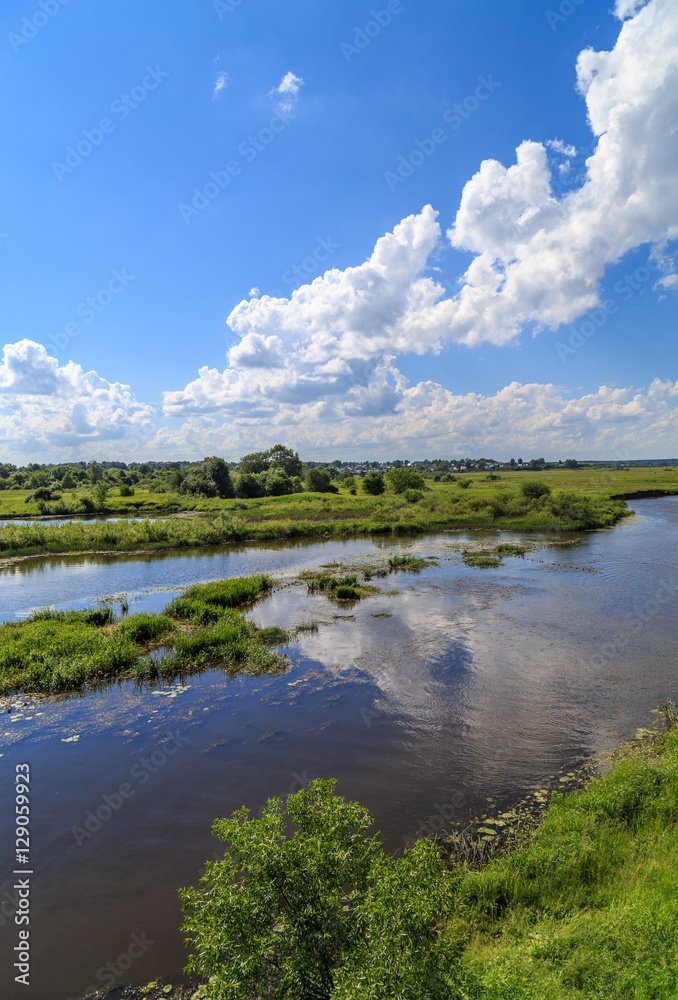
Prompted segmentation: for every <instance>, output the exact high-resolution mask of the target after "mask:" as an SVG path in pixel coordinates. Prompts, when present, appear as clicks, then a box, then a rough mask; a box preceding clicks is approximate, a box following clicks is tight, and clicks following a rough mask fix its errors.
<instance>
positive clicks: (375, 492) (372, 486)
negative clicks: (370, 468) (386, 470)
mask: <svg viewBox="0 0 678 1000" xmlns="http://www.w3.org/2000/svg"><path fill="white" fill-rule="evenodd" d="M362 488H363V490H364V491H365V493H369V494H370V495H371V496H373V497H378V496H381V494H382V493H383V492H384V490H385V489H386V483H385V482H384V477H383V476H382V475H381V474H380V473H379V472H368V473H367V475H366V476H365V477H364V478H363V481H362Z"/></svg>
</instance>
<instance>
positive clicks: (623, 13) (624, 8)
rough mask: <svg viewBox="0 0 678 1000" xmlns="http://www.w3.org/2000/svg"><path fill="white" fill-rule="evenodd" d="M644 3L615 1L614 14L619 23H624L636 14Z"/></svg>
mask: <svg viewBox="0 0 678 1000" xmlns="http://www.w3.org/2000/svg"><path fill="white" fill-rule="evenodd" d="M646 3H647V0H616V3H615V5H614V12H615V15H616V16H617V17H618V18H619V20H620V21H625V20H626V18H627V17H633V16H634V15H635V14H637V13H638V11H639V10H640V9H641V7H644V6H645V4H646Z"/></svg>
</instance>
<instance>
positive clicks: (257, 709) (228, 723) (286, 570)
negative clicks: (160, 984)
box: [0, 497, 678, 1000]
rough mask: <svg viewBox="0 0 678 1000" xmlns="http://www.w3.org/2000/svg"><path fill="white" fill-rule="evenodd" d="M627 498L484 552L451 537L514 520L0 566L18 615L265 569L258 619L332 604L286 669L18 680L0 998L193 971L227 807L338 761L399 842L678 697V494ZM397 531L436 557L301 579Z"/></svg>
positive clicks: (404, 544) (511, 790) (6, 731)
mask: <svg viewBox="0 0 678 1000" xmlns="http://www.w3.org/2000/svg"><path fill="white" fill-rule="evenodd" d="M635 508H636V510H637V512H638V516H636V517H634V518H629V519H627V520H625V521H624V522H622V523H621V524H620V525H618V526H617V527H616V528H614V529H612V530H609V531H602V532H595V533H586V534H583V535H582V536H580V537H581V544H579V545H577V546H571V547H557V548H548V547H543V548H540V549H537V550H536V551H534V552H532V553H531V554H529V556H528V558H526V559H520V558H507V559H505V560H504V565H502V566H501V567H499V568H498V569H491V570H482V569H473V568H469V567H467V566H465V565H463V563H461V561H460V556H459V549H460V545H461V544H462V543H463V541H464V539H465V538H471V539H472V540H473V541H474V542H478V541H483V540H488V539H489V540H490V541H491V542H492V543H493V544H494V543H495V542H496V540H497V538H498V537H500V536H498V535H497V534H493V535H488V534H485V533H482V532H473V533H472V534H471V535H468V536H465V535H463V534H461V533H453V532H448V533H441V534H437V535H435V536H425V537H418V538H416V539H415V540H401V541H400V542H398V543H393V542H392V541H391V540H389V541H388V543H387V542H385V541H384V540H376V541H375V540H369V539H355V540H350V541H330V542H312V541H303V542H295V543H292V544H276V545H271V544H261V545H242V546H230V547H228V548H220V549H218V550H215V551H208V552H205V551H202V552H199V553H196V552H192V553H189V554H182V555H176V554H171V553H164V554H162V553H161V554H154V555H152V556H148V557H144V558H139V557H122V558H120V559H116V558H115V557H110V558H109V557H96V558H94V557H69V558H68V559H44V560H32V561H30V562H24V563H18V564H15V565H14V566H12V567H10V568H6V569H4V570H2V571H0V595H1V598H0V600H1V603H0V614H1V615H2V617H3V618H5V619H7V618H13V617H15V616H22V615H25V614H26V613H27V612H28V611H29V610H30V609H31V608H34V607H38V606H42V605H46V604H55V605H57V606H63V607H71V606H73V607H80V606H85V605H87V604H91V603H92V602H93V600H95V599H96V598H97V597H104V596H110V595H119V594H121V593H123V592H124V593H127V594H128V595H130V596H129V600H130V602H131V608H130V610H132V611H136V610H141V609H143V610H159V608H161V607H162V606H163V605H164V604H165V603H167V601H168V600H169V599H170V598H171V597H172V596H173V592H172V589H173V588H178V587H182V586H186V585H187V584H189V583H192V582H195V581H197V580H204V579H212V578H216V577H224V576H237V575H244V574H248V573H254V572H262V571H266V572H270V573H272V574H274V575H275V576H276V577H277V578H278V579H279V580H280V581H281V583H282V584H286V585H285V586H281V587H280V588H279V589H277V590H276V591H275V592H274V593H273V594H272V595H271V596H270V597H269V598H268V599H266V600H265V601H262V602H261V604H260V605H258V606H257V608H256V609H255V611H254V612H253V613H252V614H253V617H254V619H255V620H256V621H257V622H258V623H259V624H272V623H277V624H281V625H284V626H290V625H296V624H302V623H308V622H310V621H316V622H318V623H319V624H318V628H317V631H314V632H305V633H302V634H300V636H299V637H298V638H297V640H295V641H294V642H293V643H291V644H290V645H289V646H288V647H286V648H285V649H284V650H283V651H284V652H285V653H287V655H288V656H289V658H290V668H289V670H288V671H287V673H285V674H284V675H282V676H275V677H263V678H237V679H235V680H228V679H227V678H226V677H225V676H224V675H223V674H221V673H220V672H219V671H207V672H205V673H204V674H202V675H200V676H197V677H191V678H189V679H188V680H187V681H185V683H183V684H180V683H176V684H174V685H170V686H167V685H161V686H158V687H155V688H146V689H144V690H139V689H137V688H135V686H134V685H133V684H130V683H125V684H120V685H115V686H113V687H111V688H109V689H107V690H104V691H101V692H98V693H88V694H87V695H86V696H84V697H70V698H64V697H60V698H57V699H54V700H38V699H29V702H28V704H27V705H25V706H24V705H23V699H16V698H15V699H12V702H11V704H12V707H13V711H12V713H11V714H9V715H8V714H7V713H3V714H2V715H1V716H0V720H2V721H0V754H2V756H0V765H2V767H1V768H0V774H2V775H3V777H2V781H3V783H4V789H3V792H2V795H3V799H2V801H3V802H6V803H7V804H8V806H9V804H10V802H11V800H10V794H11V788H12V787H13V783H14V774H15V766H16V764H18V763H24V762H26V763H28V764H30V768H31V775H32V780H31V787H32V812H31V824H32V826H31V829H32V838H33V839H32V855H31V861H32V866H33V869H32V870H33V871H34V874H33V876H32V894H31V948H32V950H33V959H32V970H31V987H30V990H26V989H25V987H21V986H18V985H17V986H16V987H15V988H14V990H12V989H10V990H9V992H8V993H4V992H3V997H4V996H9V997H11V998H12V1000H13V998H14V997H24V996H30V998H31V1000H67V998H68V997H73V998H75V997H77V996H79V995H81V994H83V993H84V992H86V991H88V990H91V989H94V988H96V987H100V986H103V985H108V984H110V985H112V984H115V985H120V984H121V983H123V982H127V981H144V980H148V979H150V978H153V977H156V976H158V975H165V974H170V973H174V972H176V971H178V970H179V969H180V968H181V967H182V966H183V965H184V964H185V961H186V953H185V950H184V947H183V944H182V937H181V934H180V933H179V930H178V928H179V926H180V923H181V912H180V906H179V903H178V899H177V894H176V890H177V888H178V887H180V886H183V885H188V884H194V883H195V882H196V881H197V880H198V878H199V875H200V871H201V868H202V865H203V863H204V861H205V860H206V859H209V858H212V857H213V852H214V851H216V850H218V848H219V842H218V841H216V840H214V839H213V838H212V836H211V833H210V825H211V823H212V821H213V819H214V818H215V817H218V816H226V815H229V814H230V813H231V812H232V811H233V810H234V809H236V808H238V807H240V806H241V805H243V804H244V805H246V806H248V807H249V808H250V809H252V810H253V812H254V813H256V812H257V811H259V810H260V809H261V808H262V806H263V805H264V803H265V801H266V799H267V797H269V796H272V795H285V794H287V793H288V792H290V791H294V790H297V789H298V788H299V787H301V785H303V784H306V783H307V782H308V781H310V780H312V779H313V778H316V777H334V778H337V779H338V782H339V784H338V791H339V792H340V793H341V794H343V795H345V796H347V797H349V798H352V799H357V800H359V801H360V802H361V803H363V804H364V805H366V806H367V807H368V808H369V809H370V810H371V811H372V812H373V814H374V815H375V819H376V826H377V828H378V829H380V830H381V831H382V836H383V840H384V843H385V844H386V846H387V847H388V849H389V850H392V851H399V850H402V849H403V847H404V845H405V844H406V843H410V842H411V841H412V839H413V838H415V837H417V836H420V835H422V834H424V833H426V832H432V831H434V830H436V829H439V828H440V827H441V826H442V825H444V823H445V822H447V821H449V820H450V819H462V820H463V819H464V818H465V817H467V816H468V815H474V814H476V813H477V812H478V811H480V810H482V809H484V808H486V807H487V804H488V800H490V804H491V805H492V804H496V803H499V804H501V803H504V802H506V803H508V802H510V801H512V800H515V798H516V797H520V796H521V795H523V794H526V793H527V792H528V791H529V790H531V789H532V788H534V787H535V785H541V784H544V783H549V782H552V781H553V780H555V781H556V782H557V780H558V775H559V774H560V773H561V772H562V771H563V770H567V769H568V768H569V767H571V766H572V765H573V764H575V763H577V762H580V761H583V760H586V759H587V758H588V757H590V755H592V754H594V753H596V752H598V751H601V750H604V749H606V748H607V747H609V746H611V745H613V744H615V743H617V742H619V740H621V739H623V738H625V737H628V736H632V735H633V733H634V732H635V730H636V729H637V728H638V727H639V726H642V725H647V724H648V723H649V722H650V721H651V720H652V718H653V717H652V715H651V710H652V709H653V708H655V707H656V706H657V704H658V703H659V702H660V701H661V700H662V699H663V698H665V697H667V696H670V697H674V698H677V697H678V682H677V679H676V632H675V597H676V594H677V593H678V572H677V570H676V561H675V553H676V552H677V551H678V497H676V498H666V499H661V500H643V501H636V502H635ZM501 537H503V536H501ZM513 537H514V538H515V537H516V536H513ZM562 538H563V536H559V539H560V540H562ZM529 541H532V542H534V541H537V542H539V543H540V544H541V543H543V542H546V541H547V539H545V538H542V539H536V538H535V536H530V539H529ZM394 550H398V551H403V552H413V553H416V554H422V555H432V556H436V557H437V558H438V560H439V561H438V565H437V566H432V567H430V568H428V569H426V570H424V571H423V572H421V573H420V574H418V575H413V574H408V573H398V574H393V575H391V576H389V577H387V578H384V579H381V578H378V579H375V581H374V582H375V583H377V584H378V585H379V586H380V587H382V593H381V594H379V595H377V596H375V597H371V598H368V599H366V600H363V601H361V602H359V603H358V604H356V605H355V606H353V607H350V608H346V607H342V606H338V605H337V604H333V603H332V602H330V601H329V600H328V599H327V598H325V597H323V596H321V595H315V596H310V595H308V594H307V593H306V588H305V586H303V585H301V584H295V583H293V582H292V580H293V577H294V574H295V573H296V572H297V571H298V570H299V568H301V567H303V566H318V565H321V564H322V563H329V562H332V561H334V560H342V561H346V562H351V561H366V560H373V559H383V557H384V555H385V554H386V553H388V552H392V551H394ZM287 584H289V585H287ZM375 616H379V617H375ZM13 827H14V824H13V810H11V811H10V808H5V809H3V810H2V813H1V815H0V828H1V830H0V842H1V843H2V844H3V845H5V847H4V850H3V851H2V857H3V868H2V870H0V897H1V899H2V904H1V905H0V975H1V976H2V981H3V983H4V982H10V983H11V982H12V981H13V975H14V973H13V972H12V970H11V963H12V961H13V959H11V958H10V957H9V956H10V955H11V954H12V948H13V946H14V945H15V944H16V943H17V940H18V928H17V927H16V926H15V924H14V913H13V908H14V902H13V899H12V897H13V888H12V887H13V884H14V881H15V879H14V877H13V876H12V874H11V872H12V870H13V867H12V866H13V857H12V850H11V848H12V846H13V843H14V828H13ZM139 942H141V943H139ZM108 963H111V965H108Z"/></svg>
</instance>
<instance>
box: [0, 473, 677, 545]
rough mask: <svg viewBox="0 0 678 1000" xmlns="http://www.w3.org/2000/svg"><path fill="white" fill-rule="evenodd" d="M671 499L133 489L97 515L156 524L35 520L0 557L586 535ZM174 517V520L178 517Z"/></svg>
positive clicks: (475, 476) (8, 511) (570, 489)
mask: <svg viewBox="0 0 678 1000" xmlns="http://www.w3.org/2000/svg"><path fill="white" fill-rule="evenodd" d="M535 481H536V482H539V483H543V484H545V485H546V486H548V487H549V490H550V492H548V493H545V494H543V495H542V496H537V497H526V496H524V495H523V489H522V488H524V487H525V484H527V483H534V482H535ZM462 483H463V484H465V483H470V486H468V487H465V486H462V485H461V484H462ZM671 493H678V468H668V469H661V468H656V467H647V468H632V469H629V470H628V471H624V470H616V469H615V470H609V469H595V468H586V469H575V470H572V469H563V470H548V471H544V472H540V473H527V472H502V473H501V474H500V475H499V476H498V477H496V476H495V477H493V478H489V477H488V476H486V474H485V473H482V472H479V473H468V474H464V476H463V477H460V478H459V479H458V480H457V481H455V482H451V483H443V482H435V481H433V480H428V481H427V488H426V490H424V491H419V490H416V491H408V492H407V493H403V494H394V493H388V492H387V493H384V494H382V495H381V496H371V495H369V494H366V493H362V492H358V493H357V494H355V495H352V494H351V493H350V492H349V491H348V490H347V489H346V488H344V487H340V488H339V490H338V492H337V493H296V494H292V495H286V496H278V497H264V498H261V499H250V500H219V499H204V498H202V499H201V498H195V497H191V498H187V497H185V496H181V495H178V494H170V493H160V494H159V493H148V495H147V496H146V495H144V493H143V492H142V491H141V490H138V491H137V493H136V495H135V500H134V505H133V506H130V502H129V499H128V498H126V497H117V496H109V497H108V498H107V500H106V508H105V510H103V511H102V513H104V514H108V515H109V516H116V515H117V516H124V515H128V516H130V515H131V516H143V515H144V514H145V515H148V516H153V517H160V518H162V519H161V520H159V521H158V520H156V521H148V520H142V521H140V522H134V521H129V522H128V521H120V522H110V521H109V522H103V521H99V522H95V523H92V524H84V523H82V522H81V521H78V520H77V519H72V518H64V519H63V521H62V522H61V523H59V524H58V525H46V524H44V523H42V522H41V521H40V520H35V521H34V522H33V523H31V524H29V525H18V524H16V525H15V524H11V523H10V524H8V525H7V526H6V527H4V528H2V529H0V558H3V557H4V558H8V557H10V558H11V557H13V556H22V555H40V554H49V553H68V552H84V551H98V552H110V551H116V550H117V551H128V552H129V551H147V550H153V549H161V548H163V549H166V548H179V549H180V548H185V547H195V546H206V545H221V544H224V543H226V542H235V541H244V540H250V539H261V540H271V539H286V538H297V537H312V536H316V537H330V536H332V535H338V536H349V535H358V534H406V533H414V532H421V531H431V530H442V529H446V528H460V529H464V528H497V529H511V530H516V531H571V530H587V529H594V528H604V527H609V526H611V525H613V524H615V523H616V522H617V521H618V520H619V519H620V518H622V517H623V516H625V515H626V514H627V513H628V512H629V511H628V507H627V505H626V504H625V502H624V500H623V499H619V497H622V496H624V495H632V494H660V495H661V494H671ZM29 495H30V494H29V493H28V492H27V491H17V490H6V491H3V492H0V517H5V518H10V519H11V517H12V516H14V517H17V518H18V517H21V518H26V517H27V516H28V517H30V516H35V515H36V514H37V506H36V505H34V504H32V503H31V504H26V503H24V500H25V497H26V496H29ZM57 506H58V505H57ZM33 508H35V509H33ZM56 512H57V511H56V510H55V511H53V512H52V513H53V514H54V513H56ZM48 513H49V509H48ZM178 513H180V514H181V516H178V517H177V516H176V515H177V514H178ZM163 515H164V517H163Z"/></svg>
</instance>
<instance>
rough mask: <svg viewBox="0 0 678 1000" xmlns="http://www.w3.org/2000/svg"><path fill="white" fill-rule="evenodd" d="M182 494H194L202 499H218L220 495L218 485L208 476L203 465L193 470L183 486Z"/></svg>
mask: <svg viewBox="0 0 678 1000" xmlns="http://www.w3.org/2000/svg"><path fill="white" fill-rule="evenodd" d="M181 492H182V493H192V494H193V495H194V496H202V497H216V496H218V495H219V491H218V490H217V485H216V483H215V482H214V480H213V479H212V477H211V476H209V475H208V474H207V472H206V471H205V468H204V467H203V466H202V465H199V466H197V467H196V468H195V469H191V471H190V472H189V473H188V475H187V476H186V478H185V479H184V481H183V483H182V484H181Z"/></svg>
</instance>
